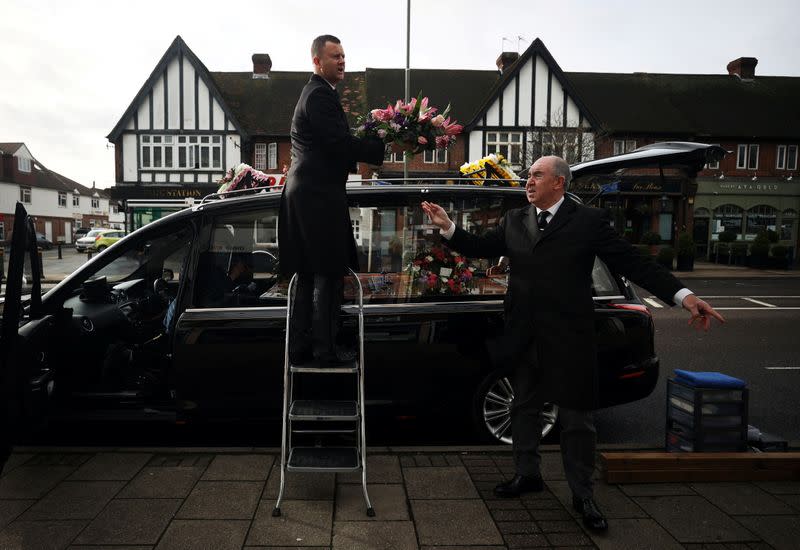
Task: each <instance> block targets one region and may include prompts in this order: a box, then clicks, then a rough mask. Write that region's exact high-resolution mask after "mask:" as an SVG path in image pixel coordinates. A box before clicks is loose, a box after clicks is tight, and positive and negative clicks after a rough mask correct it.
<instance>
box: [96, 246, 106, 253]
mask: <svg viewBox="0 0 800 550" xmlns="http://www.w3.org/2000/svg"><path fill="white" fill-rule="evenodd" d="M106 248H108V247H107V246H106V245H104V244H101V245H100V246H98V247H97V251H98V252H102V251H103V250H105V249H106Z"/></svg>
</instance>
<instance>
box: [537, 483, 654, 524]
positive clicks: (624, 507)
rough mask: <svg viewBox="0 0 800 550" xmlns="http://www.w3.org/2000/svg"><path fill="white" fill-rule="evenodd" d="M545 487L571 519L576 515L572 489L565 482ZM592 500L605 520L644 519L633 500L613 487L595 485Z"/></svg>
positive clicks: (642, 511) (643, 512)
mask: <svg viewBox="0 0 800 550" xmlns="http://www.w3.org/2000/svg"><path fill="white" fill-rule="evenodd" d="M547 486H548V487H550V490H551V491H552V492H553V494H554V495H555V496H556V498H558V500H559V501H560V502H561V504H562V505H563V506H564V508H565V509H566V510H567V512H568V513H569V514H571V515H572V516H573V517H578V513H577V512H575V510H573V508H572V489H570V488H569V484H568V483H567V482H566V481H548V483H547ZM594 500H595V502H596V503H597V507H598V508H600V511H601V512H603V514H604V515H605V516H606V518H609V519H611V518H646V517H647V514H646V513H645V511H644V510H642V509H641V508H640V507H639V506H638V505H637V504H636V503H635V502H634V501H633V500H631V499H630V498H629V497H628V496H627V495H626V494H625V493H623V492H622V491H621V490H620V489H619V488H618V487H616V486H614V485H608V484H607V483H595V485H594Z"/></svg>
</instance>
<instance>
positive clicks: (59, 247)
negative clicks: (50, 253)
mask: <svg viewBox="0 0 800 550" xmlns="http://www.w3.org/2000/svg"><path fill="white" fill-rule="evenodd" d="M58 259H59V260H63V259H64V258H62V257H61V243H58Z"/></svg>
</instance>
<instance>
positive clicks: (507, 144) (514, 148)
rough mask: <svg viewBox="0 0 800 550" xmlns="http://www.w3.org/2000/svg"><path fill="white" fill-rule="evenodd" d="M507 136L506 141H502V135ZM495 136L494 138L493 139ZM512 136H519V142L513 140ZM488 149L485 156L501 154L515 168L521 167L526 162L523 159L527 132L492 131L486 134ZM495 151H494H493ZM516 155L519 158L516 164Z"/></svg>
mask: <svg viewBox="0 0 800 550" xmlns="http://www.w3.org/2000/svg"><path fill="white" fill-rule="evenodd" d="M503 134H506V140H505V141H504V140H503V139H502V135H503ZM492 136H494V138H492ZM512 136H519V140H518V141H514V140H512V139H511V137H512ZM485 137H486V146H485V147H486V148H485V150H484V155H491V154H493V153H494V154H501V155H503V156H504V157H505V159H506V160H507V161H508V162H509V163H510V164H511V166H514V167H521V166H522V163H523V162H524V160H523V158H522V143H523V140H524V139H525V132H522V131H519V132H518V131H511V130H509V131H506V130H502V131H501V130H491V131H487V132H486V133H485ZM492 149H493V150H492ZM514 155H516V156H517V159H516V162H514V160H515V159H514Z"/></svg>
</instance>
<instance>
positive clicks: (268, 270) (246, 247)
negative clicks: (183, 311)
mask: <svg viewBox="0 0 800 550" xmlns="http://www.w3.org/2000/svg"><path fill="white" fill-rule="evenodd" d="M277 233H278V209H277V207H268V208H262V209H258V210H255V211H251V212H246V213H237V214H228V215H223V216H219V217H217V218H215V219H214V220H213V221H212V223H211V227H210V238H209V241H208V245H207V246H203V247H202V248H201V250H200V254H199V256H198V262H197V277H196V282H195V286H194V292H193V299H192V304H193V306H194V307H202V308H218V307H253V306H263V305H273V304H274V302H275V300H278V301H280V302H283V303H285V285H284V291H283V292H281V291H280V289H279V288H274V287H275V286H276V283H277V282H278V238H277ZM281 296H282V298H281Z"/></svg>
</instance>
